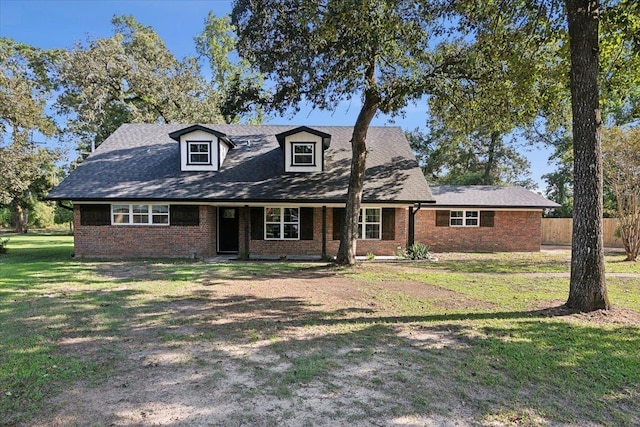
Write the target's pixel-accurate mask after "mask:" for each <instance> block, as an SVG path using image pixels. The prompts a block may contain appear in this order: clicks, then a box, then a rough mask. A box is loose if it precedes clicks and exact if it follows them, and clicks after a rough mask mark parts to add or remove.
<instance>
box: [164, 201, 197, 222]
mask: <svg viewBox="0 0 640 427" xmlns="http://www.w3.org/2000/svg"><path fill="white" fill-rule="evenodd" d="M169 216H170V218H169V223H170V224H171V225H177V226H183V227H197V226H199V225H200V206H198V205H171V206H169Z"/></svg>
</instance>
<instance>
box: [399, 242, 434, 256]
mask: <svg viewBox="0 0 640 427" xmlns="http://www.w3.org/2000/svg"><path fill="white" fill-rule="evenodd" d="M430 257H431V251H430V248H429V246H427V245H425V244H423V243H414V244H413V245H411V246H409V247H408V248H406V249H405V250H404V253H403V257H402V258H403V259H411V260H422V259H429V258H430Z"/></svg>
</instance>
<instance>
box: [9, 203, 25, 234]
mask: <svg viewBox="0 0 640 427" xmlns="http://www.w3.org/2000/svg"><path fill="white" fill-rule="evenodd" d="M11 207H12V209H11V223H12V225H13V231H15V232H16V233H26V232H27V221H26V219H25V210H24V209H23V208H22V206H20V204H19V203H12V206H11Z"/></svg>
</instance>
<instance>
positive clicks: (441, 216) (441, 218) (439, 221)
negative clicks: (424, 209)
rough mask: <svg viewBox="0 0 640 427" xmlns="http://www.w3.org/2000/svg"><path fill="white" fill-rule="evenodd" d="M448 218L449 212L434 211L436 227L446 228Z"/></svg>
mask: <svg viewBox="0 0 640 427" xmlns="http://www.w3.org/2000/svg"><path fill="white" fill-rule="evenodd" d="M449 216H450V213H449V211H436V227H448V226H449Z"/></svg>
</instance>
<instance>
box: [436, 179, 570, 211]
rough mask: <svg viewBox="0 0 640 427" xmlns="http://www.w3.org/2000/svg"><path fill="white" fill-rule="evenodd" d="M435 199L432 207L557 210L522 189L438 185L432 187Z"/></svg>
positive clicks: (543, 199) (556, 205)
mask: <svg viewBox="0 0 640 427" xmlns="http://www.w3.org/2000/svg"><path fill="white" fill-rule="evenodd" d="M431 193H432V194H433V197H434V198H435V199H436V204H435V205H434V207H478V208H522V209H524V208H529V209H533V208H535V209H538V208H539V209H543V208H557V207H560V205H559V204H557V203H555V202H552V201H551V200H548V199H546V198H544V197H542V196H541V195H539V194H536V193H534V192H533V191H530V190H527V189H526V188H523V187H515V186H513V187H499V186H492V185H460V186H457V185H440V186H432V187H431Z"/></svg>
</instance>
